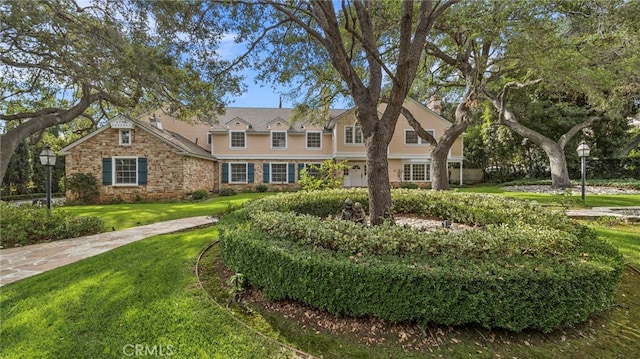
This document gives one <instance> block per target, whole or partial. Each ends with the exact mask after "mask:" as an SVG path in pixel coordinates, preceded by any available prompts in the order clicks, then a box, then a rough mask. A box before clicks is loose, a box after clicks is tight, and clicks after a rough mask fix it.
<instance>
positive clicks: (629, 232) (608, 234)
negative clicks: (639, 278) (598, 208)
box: [590, 222, 640, 269]
mask: <svg viewBox="0 0 640 359" xmlns="http://www.w3.org/2000/svg"><path fill="white" fill-rule="evenodd" d="M590 225H591V226H592V227H593V228H594V229H595V230H596V232H598V235H600V236H601V237H602V238H606V239H607V240H608V241H610V242H611V243H613V244H614V245H615V246H616V247H617V248H618V249H619V250H620V252H621V253H622V254H623V255H624V257H625V260H626V261H627V263H629V264H631V265H633V266H634V267H636V268H638V269H640V223H635V224H631V223H627V224H622V223H621V224H616V225H606V224H602V223H598V222H596V224H595V225H594V224H593V223H592V224H590Z"/></svg>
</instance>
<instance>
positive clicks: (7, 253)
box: [0, 216, 216, 287]
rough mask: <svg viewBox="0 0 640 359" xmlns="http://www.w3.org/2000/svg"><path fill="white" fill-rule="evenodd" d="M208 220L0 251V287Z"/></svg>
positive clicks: (208, 221) (209, 220) (208, 219)
mask: <svg viewBox="0 0 640 359" xmlns="http://www.w3.org/2000/svg"><path fill="white" fill-rule="evenodd" d="M215 221H216V220H215V219H213V218H211V217H207V216H202V217H192V218H183V219H176V220H172V221H167V222H159V223H154V224H149V225H146V226H139V227H133V228H128V229H124V230H121V231H115V232H105V233H100V234H95V235H91V236H85V237H79V238H73V239H66V240H61V241H55V242H49V243H41V244H33V245H29V246H24V247H15V248H8V249H0V287H1V286H4V285H6V284H9V283H13V282H15V281H18V280H20V279H24V278H28V277H31V276H34V275H36V274H40V273H43V272H46V271H48V270H51V269H55V268H58V267H62V266H64V265H67V264H70V263H74V262H77V261H80V260H82V259H85V258H88V257H92V256H95V255H98V254H101V253H104V252H107V251H109V250H111V249H114V248H117V247H120V246H123V245H125V244H129V243H132V242H135V241H139V240H141V239H145V238H148V237H152V236H156V235H159V234H166V233H172V232H177V231H182V230H185V229H191V228H196V227H201V226H205V225H210V224H213V223H215Z"/></svg>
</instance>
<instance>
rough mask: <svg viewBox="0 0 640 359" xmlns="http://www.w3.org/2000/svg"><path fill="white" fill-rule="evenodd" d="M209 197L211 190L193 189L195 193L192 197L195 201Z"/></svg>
mask: <svg viewBox="0 0 640 359" xmlns="http://www.w3.org/2000/svg"><path fill="white" fill-rule="evenodd" d="M208 197H209V192H207V191H206V190H203V189H199V190H196V191H193V193H191V199H193V200H194V201H199V200H201V199H207V198H208Z"/></svg>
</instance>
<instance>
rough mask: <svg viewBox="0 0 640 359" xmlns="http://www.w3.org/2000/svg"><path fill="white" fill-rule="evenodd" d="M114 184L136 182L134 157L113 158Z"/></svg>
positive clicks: (136, 168)
mask: <svg viewBox="0 0 640 359" xmlns="http://www.w3.org/2000/svg"><path fill="white" fill-rule="evenodd" d="M114 161H115V164H116V165H115V171H114V176H115V178H114V183H115V184H134V185H135V184H138V167H137V162H138V161H137V159H136V158H114Z"/></svg>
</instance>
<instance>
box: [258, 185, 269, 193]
mask: <svg viewBox="0 0 640 359" xmlns="http://www.w3.org/2000/svg"><path fill="white" fill-rule="evenodd" d="M268 189H269V187H267V185H264V184H259V185H257V186H256V192H259V193H262V192H267V190H268Z"/></svg>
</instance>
